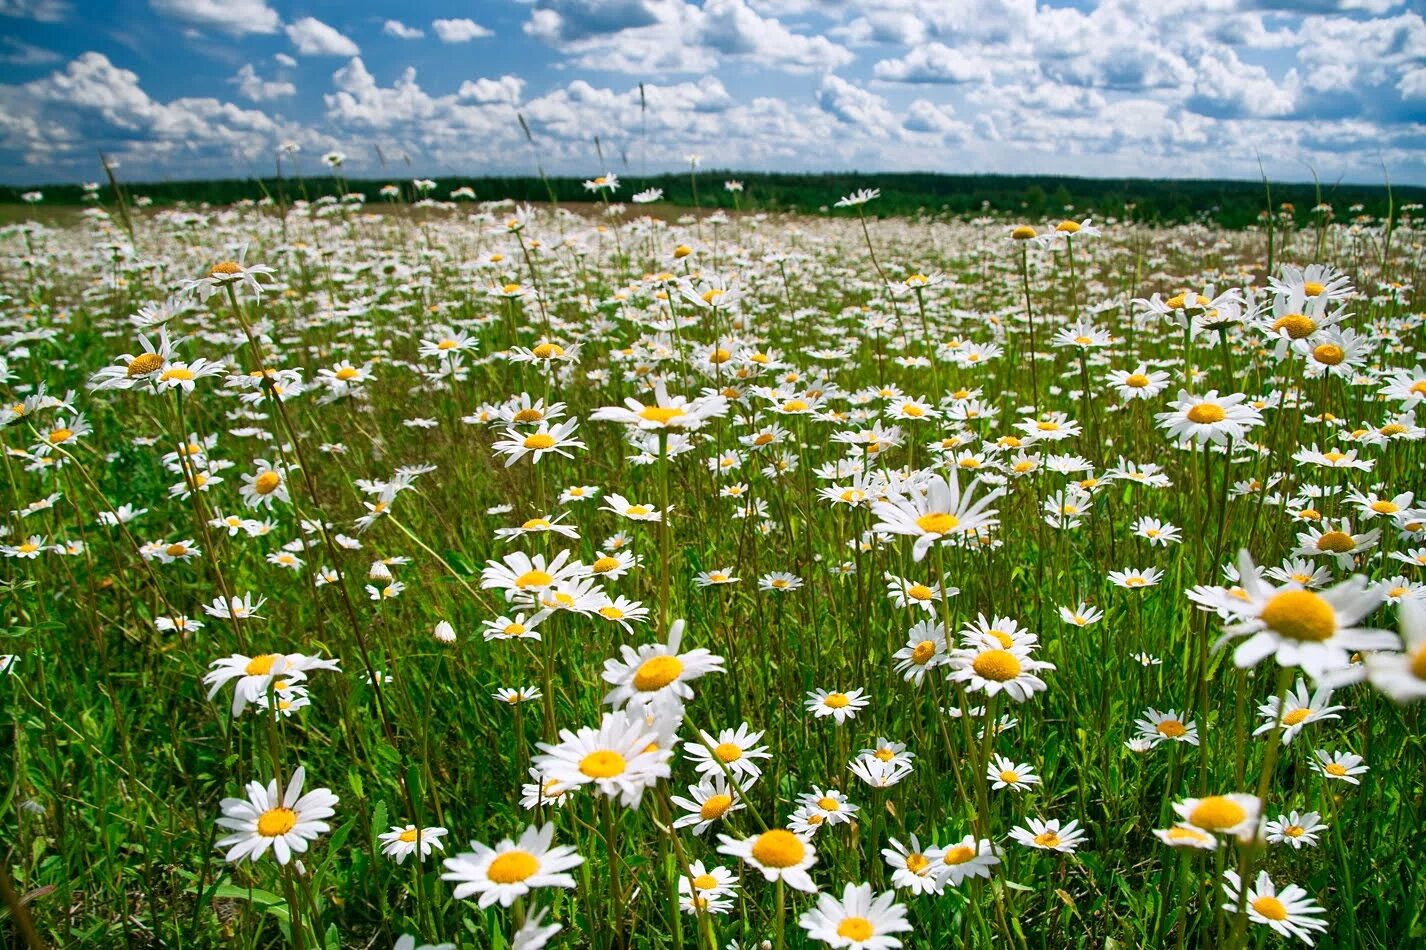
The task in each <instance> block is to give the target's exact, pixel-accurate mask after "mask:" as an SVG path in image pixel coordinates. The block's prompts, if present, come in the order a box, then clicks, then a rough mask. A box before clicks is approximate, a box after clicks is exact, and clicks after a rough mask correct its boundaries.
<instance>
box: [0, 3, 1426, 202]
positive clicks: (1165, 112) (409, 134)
mask: <svg viewBox="0 0 1426 950" xmlns="http://www.w3.org/2000/svg"><path fill="white" fill-rule="evenodd" d="M1421 9H1422V7H1421V0H1296V2H1292V0H1157V2H1133V0H1102V2H1096V0H1080V2H1060V0H1056V2H1039V3H1037V2H1035V0H877V2H861V0H855V2H854V0H482V2H470V0H468V2H465V3H454V2H435V3H426V2H421V0H412V2H409V3H405V4H390V3H374V2H367V0H352V2H348V3H342V4H335V3H310V2H309V3H287V2H284V0H109V2H103V3H101V2H98V0H0V65H2V66H3V68H0V180H4V181H8V182H12V183H33V182H45V181H81V180H94V179H97V178H98V177H99V175H100V169H99V166H98V157H97V156H98V151H99V150H101V149H102V150H103V151H105V152H106V153H107V154H110V155H112V156H113V157H114V158H116V159H117V160H118V161H119V163H120V174H121V175H122V176H123V177H125V178H127V179H129V180H154V179H169V178H193V177H213V176H224V177H247V176H250V175H253V174H267V173H270V171H271V169H272V167H273V156H274V155H275V153H276V151H277V150H278V149H279V147H281V146H282V145H284V144H285V143H296V144H297V145H299V146H300V148H301V151H300V153H299V155H300V162H301V163H302V165H303V167H304V168H306V169H307V170H309V171H314V172H315V171H316V170H317V168H318V163H319V158H320V156H321V155H322V154H323V153H324V152H326V151H328V150H333V149H335V150H339V151H341V152H343V153H345V154H346V155H347V156H348V158H347V164H346V171H347V174H348V175H350V176H352V177H391V178H396V177H409V176H412V175H454V176H460V175H467V174H468V175H476V174H529V173H532V172H533V170H534V158H533V155H532V153H531V151H530V149H529V147H528V146H527V145H526V143H525V141H524V138H523V134H522V133H521V132H520V128H519V125H518V123H517V120H516V114H517V112H518V113H520V114H522V115H523V116H524V117H525V118H526V120H527V121H528V122H529V124H530V126H531V128H532V129H533V131H534V134H535V137H536V141H537V144H538V148H539V152H540V156H541V160H542V161H543V163H544V165H545V167H546V168H547V169H549V170H550V171H551V172H556V173H568V174H580V175H592V174H595V173H597V172H599V171H601V170H606V169H601V168H599V161H598V159H597V158H596V157H595V153H594V145H593V140H594V137H595V136H598V137H599V138H600V140H601V142H602V143H603V144H604V147H605V156H606V163H605V164H606V165H608V166H609V168H608V169H607V170H612V171H615V172H620V173H623V174H626V175H637V174H638V173H639V172H640V171H642V170H644V169H647V170H648V171H661V170H669V169H675V168H680V167H683V166H684V161H685V159H684V157H685V156H686V155H688V154H689V153H698V154H699V155H701V156H702V159H703V162H704V164H705V165H706V166H708V167H713V168H737V169H746V170H789V171H798V170H808V171H815V170H847V169H857V170H865V171H877V170H886V171H896V170H931V171H945V172H958V173H966V172H969V173H975V172H1007V173H1014V172H1055V173H1068V174H1076V175H1114V176H1117V175H1136V176H1150V177H1235V178H1243V177H1256V176H1257V173H1258V161H1259V159H1260V158H1261V160H1262V162H1263V163H1264V165H1265V166H1266V167H1267V170H1268V173H1269V174H1270V175H1271V176H1273V177H1274V178H1276V179H1293V180H1302V179H1306V178H1309V177H1310V174H1311V172H1310V170H1309V169H1310V168H1315V169H1316V170H1317V172H1318V174H1319V175H1320V176H1321V177H1322V179H1323V180H1324V181H1326V182H1332V181H1336V180H1339V179H1341V180H1346V181H1364V182H1379V181H1380V180H1381V178H1382V165H1383V163H1385V165H1386V167H1387V168H1388V169H1389V170H1390V173H1391V176H1392V178H1393V180H1395V181H1398V182H1414V183H1422V184H1426V21H1423V19H1422V13H1421ZM641 82H642V83H643V84H644V90H645V97H644V105H645V107H644V108H641V105H640V94H639V84H640V83H641ZM378 148H379V149H380V150H381V153H382V155H384V156H385V159H386V162H387V165H386V166H385V167H383V166H382V164H381V161H380V159H379V158H378V156H377V149H378Z"/></svg>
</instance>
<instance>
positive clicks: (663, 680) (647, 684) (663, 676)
mask: <svg viewBox="0 0 1426 950" xmlns="http://www.w3.org/2000/svg"><path fill="white" fill-rule="evenodd" d="M681 673H683V663H682V661H680V660H679V658H678V657H676V656H651V657H649V658H648V659H647V660H645V661H644V662H643V664H642V665H640V667H639V668H638V670H637V671H635V673H634V688H635V689H637V690H639V691H640V692H645V693H651V692H653V691H654V690H656V689H663V688H664V687H665V686H667V685H668V684H669V683H672V682H673V681H674V680H676V679H678V677H679V675H680V674H681Z"/></svg>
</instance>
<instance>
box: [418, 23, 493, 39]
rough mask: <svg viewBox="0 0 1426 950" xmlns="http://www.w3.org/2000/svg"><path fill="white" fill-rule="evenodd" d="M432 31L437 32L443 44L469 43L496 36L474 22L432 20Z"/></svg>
mask: <svg viewBox="0 0 1426 950" xmlns="http://www.w3.org/2000/svg"><path fill="white" fill-rule="evenodd" d="M431 29H433V30H435V31H436V36H438V37H440V39H441V42H442V43H469V42H470V41H471V40H478V39H482V38H484V37H487V36H494V35H495V34H494V33H492V32H491V31H490V30H487V29H486V28H485V27H483V26H481V25H480V24H479V23H477V22H475V21H474V20H467V19H464V18H461V19H458V20H432V21H431Z"/></svg>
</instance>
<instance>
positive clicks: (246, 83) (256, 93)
mask: <svg viewBox="0 0 1426 950" xmlns="http://www.w3.org/2000/svg"><path fill="white" fill-rule="evenodd" d="M228 82H230V83H233V84H234V85H236V86H237V87H238V92H239V93H241V94H242V95H243V96H244V97H245V98H247V99H251V100H252V101H253V102H269V101H271V100H273V99H281V98H283V97H284V96H292V95H296V93H297V87H296V86H294V85H293V84H292V83H290V82H286V81H283V80H272V81H269V80H265V79H263V78H262V77H261V76H259V75H258V74H257V69H256V68H254V67H253V65H252V63H248V64H247V65H245V66H244V67H243V68H242V69H239V70H238V73H237V75H236V76H234V77H233V78H232V79H229V80H228Z"/></svg>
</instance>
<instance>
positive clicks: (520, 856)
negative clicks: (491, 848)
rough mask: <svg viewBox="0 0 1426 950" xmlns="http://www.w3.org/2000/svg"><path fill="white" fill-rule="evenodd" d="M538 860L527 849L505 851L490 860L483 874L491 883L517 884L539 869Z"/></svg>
mask: <svg viewBox="0 0 1426 950" xmlns="http://www.w3.org/2000/svg"><path fill="white" fill-rule="evenodd" d="M539 869H540V862H539V861H537V860H536V859H535V856H534V855H533V854H531V853H530V852H528V851H518V850H517V851H506V852H505V853H504V854H501V855H500V856H498V857H497V858H496V859H495V860H494V861H491V862H490V866H489V867H488V868H486V869H485V876H486V877H488V878H489V879H490V881H491V883H493V884H519V883H520V882H521V881H523V880H525V879H526V878H529V877H532V876H533V875H534V874H535V872H537V871H539Z"/></svg>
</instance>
